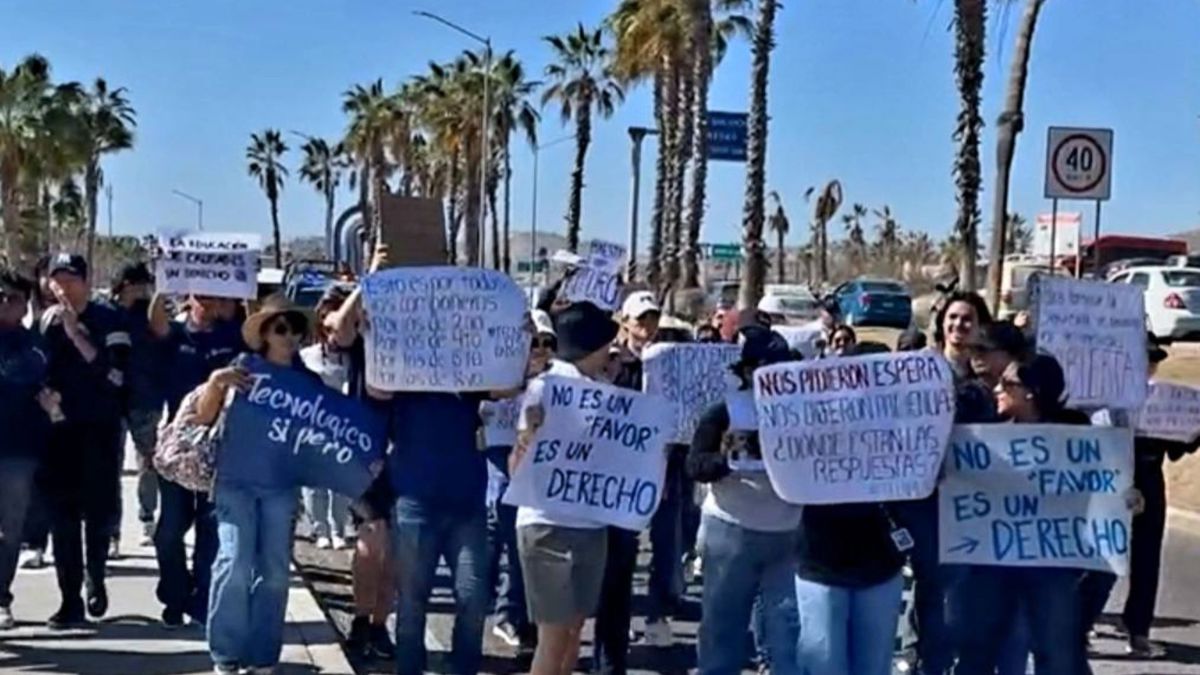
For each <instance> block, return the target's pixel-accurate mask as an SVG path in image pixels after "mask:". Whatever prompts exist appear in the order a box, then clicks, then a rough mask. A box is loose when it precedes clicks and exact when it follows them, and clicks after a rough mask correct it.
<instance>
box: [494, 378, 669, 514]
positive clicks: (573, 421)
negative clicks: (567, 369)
mask: <svg viewBox="0 0 1200 675" xmlns="http://www.w3.org/2000/svg"><path fill="white" fill-rule="evenodd" d="M538 399H540V405H541V406H542V410H543V423H542V426H541V427H540V428H538V430H537V433H536V435H535V436H534V439H533V441H532V443H531V445H530V447H529V449H528V451H527V452H526V453H525V457H524V459H522V460H521V465H520V466H519V467H518V468H517V470H516V472H515V474H514V475H513V478H512V482H511V483H510V484H509V486H508V491H507V492H506V493H505V495H504V503H505V504H511V505H514V506H530V507H534V508H537V509H541V510H543V511H545V512H546V513H547V514H550V515H559V516H562V517H564V518H574V519H583V520H589V521H593V522H598V523H604V524H606V525H614V526H616V527H621V528H624V529H627V530H634V531H641V530H643V529H645V528H646V527H647V526H648V525H649V524H650V518H651V517H652V516H653V515H654V511H655V510H656V509H657V508H658V502H659V501H660V498H661V496H662V487H663V480H664V478H665V474H666V469H667V456H666V453H665V452H664V451H663V448H664V446H665V444H666V441H667V436H668V434H669V432H670V429H669V428H665V427H664V426H663V425H662V424H661V422H662V420H663V419H664V418H666V416H667V415H666V411H665V410H664V405H665V404H664V403H663V402H662V401H660V400H659V399H657V398H656V397H653V396H647V395H646V394H639V393H637V392H634V391H629V390H628V389H618V388H616V387H613V386H610V385H606V384H600V383H597V382H591V381H588V380H581V379H577V378H567V377H562V376H558V375H549V376H546V377H544V378H542V380H541V395H540V396H539V397H538Z"/></svg>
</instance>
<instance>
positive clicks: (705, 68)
mask: <svg viewBox="0 0 1200 675" xmlns="http://www.w3.org/2000/svg"><path fill="white" fill-rule="evenodd" d="M691 4H692V14H693V19H692V21H693V23H692V39H691V53H692V74H691V81H692V100H691V104H692V192H691V195H690V196H689V200H688V212H687V227H686V229H685V231H684V232H685V236H684V239H683V287H684V288H697V287H699V286H700V227H701V225H702V224H703V222H704V198H705V193H706V191H707V185H706V183H707V181H708V85H709V81H710V79H711V77H712V48H711V45H710V44H709V36H710V34H711V33H712V4H711V3H710V1H709V0H692V3H691Z"/></svg>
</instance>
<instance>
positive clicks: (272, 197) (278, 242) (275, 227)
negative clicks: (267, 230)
mask: <svg viewBox="0 0 1200 675" xmlns="http://www.w3.org/2000/svg"><path fill="white" fill-rule="evenodd" d="M267 200H268V201H270V202H271V234H272V237H273V238H274V240H275V267H276V268H278V269H283V238H282V237H281V235H280V232H279V193H278V192H276V191H275V190H274V189H272V190H270V192H269V193H268V194H267Z"/></svg>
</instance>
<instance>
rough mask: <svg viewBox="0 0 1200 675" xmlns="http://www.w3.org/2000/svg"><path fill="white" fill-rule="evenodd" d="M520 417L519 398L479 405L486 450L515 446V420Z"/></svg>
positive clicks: (486, 402) (485, 402)
mask: <svg viewBox="0 0 1200 675" xmlns="http://www.w3.org/2000/svg"><path fill="white" fill-rule="evenodd" d="M520 416H521V400H520V398H519V397H518V398H510V399H505V400H503V401H484V402H483V403H481V404H480V405H479V417H480V419H482V420H483V444H484V447H488V448H511V447H512V446H514V445H516V444H517V419H518V418H519V417H520Z"/></svg>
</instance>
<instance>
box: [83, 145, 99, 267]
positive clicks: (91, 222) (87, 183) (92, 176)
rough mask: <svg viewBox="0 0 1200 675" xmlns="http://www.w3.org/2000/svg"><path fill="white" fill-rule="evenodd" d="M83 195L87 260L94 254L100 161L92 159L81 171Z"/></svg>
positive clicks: (91, 258) (97, 216) (90, 259)
mask: <svg viewBox="0 0 1200 675" xmlns="http://www.w3.org/2000/svg"><path fill="white" fill-rule="evenodd" d="M83 194H84V199H86V200H87V259H88V261H92V260H93V258H94V257H95V253H96V222H97V221H98V220H99V215H100V160H99V158H97V157H92V158H90V159H89V160H88V163H87V167H85V168H84V171H83Z"/></svg>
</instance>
